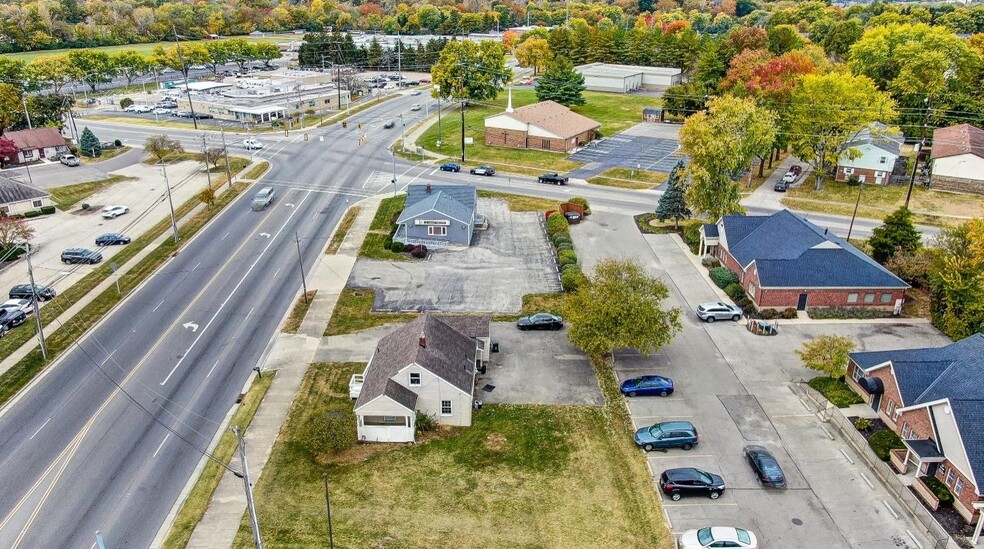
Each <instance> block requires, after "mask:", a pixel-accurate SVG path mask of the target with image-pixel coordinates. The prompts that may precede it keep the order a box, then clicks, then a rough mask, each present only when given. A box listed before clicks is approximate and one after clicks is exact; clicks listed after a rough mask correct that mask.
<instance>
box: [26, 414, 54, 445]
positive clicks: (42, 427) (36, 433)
mask: <svg viewBox="0 0 984 549" xmlns="http://www.w3.org/2000/svg"><path fill="white" fill-rule="evenodd" d="M49 421H51V418H50V417H49V418H48V419H46V420H45V421H44V423H42V424H41V426H40V427H38V430H37V431H34V434H33V435H31V438H29V439H27V440H34V437H36V436H38V433H40V432H41V429H44V426H45V425H47V424H48V422H49Z"/></svg>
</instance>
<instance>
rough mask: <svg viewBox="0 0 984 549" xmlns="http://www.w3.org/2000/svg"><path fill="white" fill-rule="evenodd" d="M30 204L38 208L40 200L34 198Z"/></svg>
mask: <svg viewBox="0 0 984 549" xmlns="http://www.w3.org/2000/svg"><path fill="white" fill-rule="evenodd" d="M31 206H33V207H35V208H40V207H41V201H40V200H35V201H34V202H31Z"/></svg>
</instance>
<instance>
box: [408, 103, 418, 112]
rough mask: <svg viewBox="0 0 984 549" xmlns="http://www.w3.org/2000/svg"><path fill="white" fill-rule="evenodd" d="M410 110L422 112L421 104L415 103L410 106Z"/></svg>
mask: <svg viewBox="0 0 984 549" xmlns="http://www.w3.org/2000/svg"><path fill="white" fill-rule="evenodd" d="M410 110H411V111H419V110H420V103H414V104H413V105H410Z"/></svg>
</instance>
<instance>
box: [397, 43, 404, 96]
mask: <svg viewBox="0 0 984 549" xmlns="http://www.w3.org/2000/svg"><path fill="white" fill-rule="evenodd" d="M402 46H403V40H401V39H400V31H396V74H398V75H399V76H400V80H399V81H398V82H397V86H399V85H400V84H402V83H403V48H402Z"/></svg>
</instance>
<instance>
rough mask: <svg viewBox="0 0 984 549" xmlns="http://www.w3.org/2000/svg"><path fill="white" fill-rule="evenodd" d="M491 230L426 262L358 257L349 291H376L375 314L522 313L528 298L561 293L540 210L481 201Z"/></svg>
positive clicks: (437, 254)
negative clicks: (458, 247)
mask: <svg viewBox="0 0 984 549" xmlns="http://www.w3.org/2000/svg"><path fill="white" fill-rule="evenodd" d="M478 211H479V213H482V214H485V216H486V217H487V218H488V220H489V229H488V230H486V231H476V233H475V239H474V242H473V244H472V246H471V247H469V248H467V249H460V250H441V251H433V252H432V253H430V254H429V255H428V257H427V259H426V260H424V261H379V260H368V259H359V260H358V261H357V262H356V264H355V268H354V269H353V271H352V275H351V277H350V278H349V282H348V285H349V287H358V288H372V289H373V290H375V292H376V301H375V303H373V310H377V311H379V310H385V311H409V310H414V311H425V310H436V311H449V312H450V311H453V312H517V311H519V310H520V308H521V307H522V298H523V296H524V295H526V294H532V293H544V292H558V291H560V281H559V279H558V276H557V269H556V266H555V263H554V256H553V248H552V247H551V245H550V243H549V242H548V241H547V237H546V233H545V232H544V229H543V228H542V226H541V221H540V219H541V216H540V215H539V214H537V213H535V212H512V211H509V208H508V206H507V205H506V203H505V201H502V200H494V199H485V198H480V199H479V200H478Z"/></svg>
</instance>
